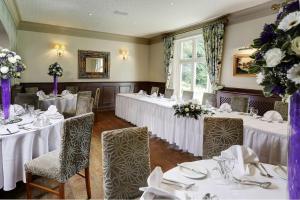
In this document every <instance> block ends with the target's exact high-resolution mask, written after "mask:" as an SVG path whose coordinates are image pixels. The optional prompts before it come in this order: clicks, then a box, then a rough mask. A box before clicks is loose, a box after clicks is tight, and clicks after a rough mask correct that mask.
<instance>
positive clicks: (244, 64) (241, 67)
mask: <svg viewBox="0 0 300 200" xmlns="http://www.w3.org/2000/svg"><path fill="white" fill-rule="evenodd" d="M250 55H251V54H235V55H234V56H233V76H241V77H254V76H256V74H251V73H249V72H248V71H249V68H250V66H251V63H252V61H253V59H252V58H250Z"/></svg>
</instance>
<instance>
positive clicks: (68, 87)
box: [66, 86, 79, 94]
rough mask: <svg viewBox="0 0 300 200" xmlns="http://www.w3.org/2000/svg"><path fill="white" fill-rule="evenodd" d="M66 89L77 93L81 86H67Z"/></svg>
mask: <svg viewBox="0 0 300 200" xmlns="http://www.w3.org/2000/svg"><path fill="white" fill-rule="evenodd" d="M66 90H68V91H70V92H71V93H72V94H77V92H78V90H79V88H78V86H66Z"/></svg>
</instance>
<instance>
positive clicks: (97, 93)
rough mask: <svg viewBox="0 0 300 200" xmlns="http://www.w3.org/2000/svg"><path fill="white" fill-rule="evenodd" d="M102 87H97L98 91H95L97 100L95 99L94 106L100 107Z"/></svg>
mask: <svg viewBox="0 0 300 200" xmlns="http://www.w3.org/2000/svg"><path fill="white" fill-rule="evenodd" d="M100 92H101V91H100V88H97V89H96V93H95V101H94V107H95V108H98V107H99V100H100Z"/></svg>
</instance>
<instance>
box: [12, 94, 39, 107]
mask: <svg viewBox="0 0 300 200" xmlns="http://www.w3.org/2000/svg"><path fill="white" fill-rule="evenodd" d="M14 104H19V105H21V106H23V105H24V104H27V105H33V106H34V109H38V107H39V97H38V96H37V95H36V94H29V93H17V95H16V96H15V99H14Z"/></svg>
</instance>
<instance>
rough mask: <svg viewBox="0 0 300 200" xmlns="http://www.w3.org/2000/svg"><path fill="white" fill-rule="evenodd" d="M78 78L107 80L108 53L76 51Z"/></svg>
mask: <svg viewBox="0 0 300 200" xmlns="http://www.w3.org/2000/svg"><path fill="white" fill-rule="evenodd" d="M78 67H79V69H78V73H79V74H78V78H109V67H110V52H99V51H83V50H78Z"/></svg>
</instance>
